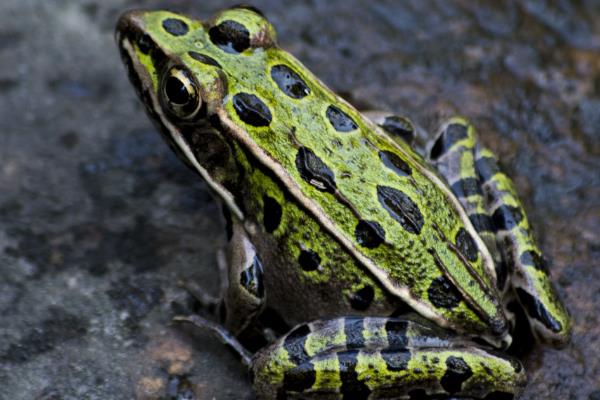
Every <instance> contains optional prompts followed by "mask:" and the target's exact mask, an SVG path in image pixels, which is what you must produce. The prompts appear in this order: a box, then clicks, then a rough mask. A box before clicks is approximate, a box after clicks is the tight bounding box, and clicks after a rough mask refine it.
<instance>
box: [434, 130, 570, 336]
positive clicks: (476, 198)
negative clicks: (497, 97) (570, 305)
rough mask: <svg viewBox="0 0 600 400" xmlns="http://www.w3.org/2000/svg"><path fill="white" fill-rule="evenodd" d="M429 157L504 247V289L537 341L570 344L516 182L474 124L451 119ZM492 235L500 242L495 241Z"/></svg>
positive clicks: (488, 236)
mask: <svg viewBox="0 0 600 400" xmlns="http://www.w3.org/2000/svg"><path fill="white" fill-rule="evenodd" d="M431 159H432V160H433V161H434V162H435V165H436V166H437V167H438V170H439V171H440V173H441V174H442V175H443V176H444V177H445V178H446V180H447V181H448V183H449V184H450V187H451V189H452V191H453V192H454V193H455V195H456V196H457V197H458V199H459V200H460V202H461V204H462V205H463V207H464V208H465V209H466V210H467V213H468V214H469V217H470V219H471V221H472V222H473V225H474V226H475V228H476V229H477V230H478V231H479V232H480V235H481V236H482V238H483V239H484V241H485V243H486V245H487V246H491V249H490V250H491V252H492V255H493V256H494V252H495V251H496V250H494V246H496V247H495V248H496V249H500V251H501V255H502V259H503V260H504V262H503V263H500V264H497V265H499V267H497V277H498V286H499V288H500V290H501V291H503V292H504V293H506V294H507V296H506V297H507V299H510V298H511V297H512V296H516V298H517V300H518V302H519V303H520V304H521V306H522V307H523V309H524V311H525V312H526V314H527V316H528V319H529V323H530V325H531V327H532V331H533V333H534V335H535V336H536V337H537V338H538V340H541V341H543V342H550V343H552V344H554V345H561V344H564V343H566V342H567V341H568V340H569V336H570V321H569V316H568V313H567V311H566V309H565V308H564V306H563V305H562V303H561V302H560V300H559V298H558V295H557V294H556V292H555V291H554V288H553V287H552V283H551V281H550V277H549V272H548V269H547V266H546V262H545V261H544V259H543V257H542V255H541V252H540V250H539V249H538V247H537V245H536V243H535V240H534V238H533V234H532V231H531V228H530V226H529V221H528V219H527V216H526V214H525V211H524V209H523V206H522V204H521V202H520V200H519V198H518V195H517V193H516V190H515V187H514V184H513V182H512V180H511V179H510V178H509V177H508V176H507V175H506V174H504V173H503V172H502V171H501V170H500V168H499V166H498V162H497V160H496V157H495V156H494V154H493V153H492V152H491V151H490V150H488V149H486V148H484V147H482V146H481V145H480V144H478V143H477V140H476V137H475V130H474V128H473V126H472V125H470V124H469V123H468V122H467V121H465V120H464V119H462V118H453V119H451V120H450V121H449V122H448V123H447V124H445V125H444V128H443V129H442V132H441V134H440V136H439V137H438V139H437V140H436V142H435V144H434V145H433V147H432V149H431ZM486 215H489V216H491V217H486ZM492 235H494V236H495V238H496V239H495V243H497V245H495V244H493V243H492ZM495 258H496V259H498V256H497V255H496V256H495ZM507 268H508V269H507ZM506 278H508V279H506Z"/></svg>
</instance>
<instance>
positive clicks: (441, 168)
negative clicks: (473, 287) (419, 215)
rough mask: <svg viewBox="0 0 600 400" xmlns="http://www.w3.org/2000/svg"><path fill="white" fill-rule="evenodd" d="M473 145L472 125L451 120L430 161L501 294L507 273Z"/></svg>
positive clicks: (459, 119)
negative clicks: (484, 251) (490, 265)
mask: <svg viewBox="0 0 600 400" xmlns="http://www.w3.org/2000/svg"><path fill="white" fill-rule="evenodd" d="M476 144H477V137H476V134H475V129H474V128H473V126H472V125H471V124H469V122H468V121H466V120H465V119H464V118H460V117H454V118H451V119H450V120H448V121H447V122H446V123H444V124H443V125H442V127H441V129H440V131H439V133H438V135H437V138H436V139H435V141H434V142H433V145H432V146H431V149H430V152H429V153H430V154H429V160H430V163H431V165H432V166H433V167H435V168H436V169H437V171H438V172H439V173H440V175H442V177H443V178H444V179H445V181H446V183H447V184H448V186H449V187H450V190H451V191H452V193H454V195H455V196H456V198H457V199H458V200H459V202H460V204H461V205H462V207H463V209H464V210H465V212H466V213H467V215H468V216H469V219H470V220H471V223H472V224H473V227H474V228H475V230H476V231H477V233H479V236H480V237H481V239H482V240H483V242H484V243H485V245H486V247H487V248H488V250H489V251H490V254H491V255H492V259H493V260H494V265H495V267H496V283H497V287H498V289H499V290H500V291H501V292H503V293H504V292H505V291H506V289H507V288H508V284H507V275H508V271H507V267H506V264H505V263H504V262H503V260H502V255H501V253H500V251H499V249H498V245H497V237H496V232H495V230H494V228H493V224H492V220H491V218H490V216H489V214H488V209H487V207H486V200H485V198H484V193H483V188H482V182H481V180H480V179H479V175H478V173H477V169H476V166H475V147H476Z"/></svg>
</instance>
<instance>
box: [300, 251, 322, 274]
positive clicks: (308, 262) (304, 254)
mask: <svg viewBox="0 0 600 400" xmlns="http://www.w3.org/2000/svg"><path fill="white" fill-rule="evenodd" d="M298 262H299V263H300V266H301V267H302V269H303V270H304V271H314V270H316V269H317V268H319V264H321V257H319V255H318V254H317V253H315V252H314V251H312V250H302V251H301V252H300V256H299V257H298Z"/></svg>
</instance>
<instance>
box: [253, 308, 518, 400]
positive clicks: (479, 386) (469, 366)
mask: <svg viewBox="0 0 600 400" xmlns="http://www.w3.org/2000/svg"><path fill="white" fill-rule="evenodd" d="M251 369H252V376H253V386H254V389H255V392H256V393H257V395H258V397H259V398H260V399H282V398H285V399H312V398H315V399H367V398H369V399H425V398H435V399H443V398H454V399H457V398H463V399H464V398H469V399H513V398H515V397H516V396H517V395H518V394H519V393H520V392H521V390H522V388H523V386H524V385H525V380H526V378H525V372H524V370H523V368H522V366H521V364H520V363H519V362H518V361H517V360H515V359H513V358H510V357H508V356H505V355H502V354H499V353H497V352H494V351H488V350H485V349H483V348H480V347H477V346H476V345H475V344H473V343H471V342H469V341H466V340H464V339H461V338H458V337H454V336H450V335H449V334H448V333H447V332H445V331H441V330H439V329H438V328H435V327H434V326H429V325H428V324H426V323H422V322H417V321H413V320H409V319H400V318H383V317H378V318H369V317H345V318H336V319H331V320H325V321H315V322H312V323H309V324H305V325H300V326H297V327H296V328H294V329H293V330H292V331H291V332H290V333H288V334H287V335H285V336H284V337H282V338H280V339H279V340H278V341H277V342H275V343H273V344H272V345H270V346H269V347H267V348H265V349H263V350H261V351H260V352H258V353H257V354H256V355H255V356H254V357H253V360H252V365H251Z"/></svg>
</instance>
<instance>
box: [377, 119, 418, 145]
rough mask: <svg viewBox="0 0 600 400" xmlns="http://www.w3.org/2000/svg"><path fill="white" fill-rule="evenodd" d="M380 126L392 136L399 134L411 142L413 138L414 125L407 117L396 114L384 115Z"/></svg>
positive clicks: (407, 141)
mask: <svg viewBox="0 0 600 400" xmlns="http://www.w3.org/2000/svg"><path fill="white" fill-rule="evenodd" d="M381 127H382V128H383V129H385V130H386V131H387V132H388V133H391V134H392V135H394V136H399V137H400V138H402V140H404V141H405V142H406V143H412V141H413V140H414V138H415V127H414V126H413V124H412V122H410V120H409V119H408V118H405V117H400V116H398V115H391V116H389V117H386V118H385V120H384V121H383V124H381Z"/></svg>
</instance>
